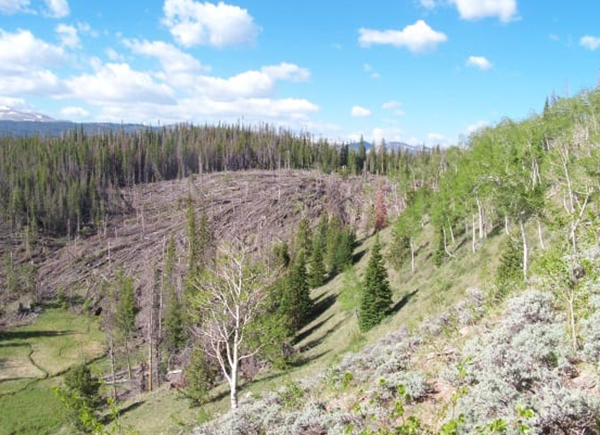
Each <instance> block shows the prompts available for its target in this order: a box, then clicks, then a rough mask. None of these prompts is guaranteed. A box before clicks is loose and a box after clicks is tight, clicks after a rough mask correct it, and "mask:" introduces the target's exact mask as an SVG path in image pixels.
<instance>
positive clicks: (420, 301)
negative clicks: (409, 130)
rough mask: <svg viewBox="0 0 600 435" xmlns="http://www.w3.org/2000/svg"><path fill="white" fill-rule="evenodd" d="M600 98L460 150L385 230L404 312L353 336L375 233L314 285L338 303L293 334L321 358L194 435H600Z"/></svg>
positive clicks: (479, 137) (562, 106)
mask: <svg viewBox="0 0 600 435" xmlns="http://www.w3.org/2000/svg"><path fill="white" fill-rule="evenodd" d="M599 95H600V94H599V93H598V92H597V91H594V92H589V93H583V94H581V95H579V96H577V97H576V98H573V99H570V100H561V101H559V102H558V103H557V104H555V105H554V106H553V107H550V108H547V110H546V113H544V114H543V116H533V117H531V118H528V119H526V120H523V121H520V122H513V121H510V120H506V121H503V122H502V123H501V124H499V125H498V126H496V127H492V128H488V129H485V130H482V131H480V132H479V133H477V134H475V135H474V136H473V137H472V138H471V140H470V143H469V146H468V147H467V148H464V149H455V150H449V151H448V152H447V154H446V156H445V162H444V163H445V165H446V169H447V170H446V172H444V174H443V175H442V177H441V178H440V179H439V180H438V181H439V185H438V186H437V187H434V188H433V189H431V190H429V191H427V190H422V191H421V193H420V194H418V195H415V196H413V197H412V199H409V201H408V208H407V209H406V210H405V212H404V213H403V215H402V216H401V217H400V219H399V220H398V222H397V223H396V224H395V226H394V228H393V229H392V231H393V232H394V235H393V237H390V234H389V233H387V234H385V233H384V234H385V236H384V240H385V241H386V242H387V248H388V251H387V252H388V257H387V258H388V260H390V263H394V264H396V269H392V268H390V270H389V274H390V280H391V282H392V288H393V289H394V301H395V305H394V309H393V314H392V315H391V316H390V317H389V318H388V319H387V320H386V321H384V322H383V323H382V324H381V325H380V326H379V327H377V328H376V329H374V330H372V331H370V332H369V333H368V334H364V335H362V334H360V333H359V332H358V328H357V326H356V316H355V312H353V310H352V306H353V301H355V300H356V298H353V297H352V295H351V294H350V295H349V294H348V293H349V292H351V291H352V290H349V289H353V288H354V287H355V286H354V285H353V282H354V278H352V277H349V275H350V276H352V275H354V276H355V277H357V278H359V279H360V276H361V274H362V273H363V271H364V268H365V262H366V258H367V257H368V248H369V246H370V245H371V243H372V240H366V241H365V242H364V244H363V245H362V246H361V247H360V248H359V251H361V250H366V251H367V254H366V255H365V256H363V258H362V259H361V260H360V261H359V262H358V263H357V264H356V266H355V267H354V269H353V270H352V271H349V272H346V274H345V275H342V276H339V277H338V278H336V279H335V280H334V281H332V282H331V283H329V284H328V285H327V286H325V287H323V288H322V289H319V290H318V291H317V292H315V294H314V296H315V298H316V300H317V301H320V300H328V301H329V303H328V305H331V306H330V307H329V308H328V309H327V310H326V311H325V312H323V313H322V314H321V315H320V316H319V317H318V318H316V319H315V320H314V321H313V322H312V323H311V324H310V325H308V326H307V329H306V331H305V332H306V335H305V336H302V335H301V337H302V340H301V341H300V343H298V345H299V346H301V347H302V346H304V350H305V352H306V355H307V356H310V357H311V358H310V363H308V364H306V365H305V366H302V367H300V368H298V369H296V370H295V372H292V373H291V374H286V375H284V376H282V377H277V378H275V379H274V380H268V381H267V382H266V383H264V382H263V383H261V384H257V385H255V386H254V388H256V391H257V394H255V395H253V396H252V397H249V398H248V399H247V400H246V401H245V402H244V406H243V407H242V409H241V410H240V411H238V412H235V413H228V414H225V415H224V416H222V417H218V418H217V419H216V420H215V421H214V422H212V423H208V424H206V425H203V426H201V427H199V428H198V429H196V430H195V431H194V432H193V433H194V434H225V433H227V434H245V433H268V434H283V433H286V434H306V433H333V434H337V433H340V434H341V433H344V434H348V433H351V434H361V435H362V434H372V433H377V434H405V433H406V434H408V433H432V434H433V433H435V434H438V433H439V434H454V433H456V434H463V433H465V434H471V433H473V434H475V433H476V434H488V433H539V434H544V433H565V434H567V433H580V434H595V433H600V426H599V425H598V416H599V415H600V400H599V397H600V394H599V393H598V390H597V385H598V374H597V367H598V363H599V356H600V352H598V350H597V349H598V345H597V339H598V337H599V336H600V335H599V334H598V332H597V323H596V322H597V319H598V318H599V317H598V316H599V315H600V314H599V311H598V309H599V304H598V296H599V294H598V289H599V288H600V285H599V284H600V281H599V278H598V273H597V270H598V266H599V265H600V255H599V254H600V248H599V247H598V240H599V238H598V226H597V216H598V199H599V196H598V195H599V193H600V183H599V180H600V178H598V175H599V174H600V171H599V169H598V168H599V167H598V161H600V159H599V158H598V157H599V156H598V152H599V151H600V147H599V145H598V143H599V142H598V139H599V138H600V128H599V126H598V123H597V121H596V119H597V116H598V115H599V114H600V104H598V103H599V101H600V100H599ZM409 245H410V249H409V247H408V246H409ZM411 252H412V254H414V255H415V258H414V265H415V268H414V270H413V267H412V265H411V263H412V261H411V258H410V257H411ZM343 308H345V309H346V310H344V309H343ZM348 350H355V351H357V352H356V353H348V354H346V355H344V352H346V351H348ZM263 384H264V385H263Z"/></svg>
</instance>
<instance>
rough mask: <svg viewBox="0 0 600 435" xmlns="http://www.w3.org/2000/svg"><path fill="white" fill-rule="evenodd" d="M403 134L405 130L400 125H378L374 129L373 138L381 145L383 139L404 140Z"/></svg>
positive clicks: (375, 142)
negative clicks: (388, 126) (387, 126)
mask: <svg viewBox="0 0 600 435" xmlns="http://www.w3.org/2000/svg"><path fill="white" fill-rule="evenodd" d="M403 134H404V133H403V131H402V130H401V129H399V128H398V127H390V128H381V127H376V128H374V129H373V132H372V134H371V137H372V138H373V139H372V141H373V143H374V144H376V145H379V144H380V143H381V141H382V140H385V141H386V142H402V141H403Z"/></svg>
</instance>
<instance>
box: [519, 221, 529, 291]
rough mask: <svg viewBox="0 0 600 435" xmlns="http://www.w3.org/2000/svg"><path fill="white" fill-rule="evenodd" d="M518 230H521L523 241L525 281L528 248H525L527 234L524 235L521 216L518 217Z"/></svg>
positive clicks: (523, 224)
mask: <svg viewBox="0 0 600 435" xmlns="http://www.w3.org/2000/svg"><path fill="white" fill-rule="evenodd" d="M519 228H520V229H521V238H522V239H523V279H524V280H525V281H527V272H528V270H527V260H528V257H529V255H528V252H527V250H528V247H527V234H525V222H524V221H523V216H519Z"/></svg>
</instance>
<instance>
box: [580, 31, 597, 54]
mask: <svg viewBox="0 0 600 435" xmlns="http://www.w3.org/2000/svg"><path fill="white" fill-rule="evenodd" d="M579 45H581V46H582V47H585V48H587V49H588V50H591V51H594V50H596V49H597V48H598V47H600V38H598V37H596V36H590V35H586V36H584V37H582V38H581V39H580V40H579Z"/></svg>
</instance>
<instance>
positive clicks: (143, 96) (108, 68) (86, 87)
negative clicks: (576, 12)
mask: <svg viewBox="0 0 600 435" xmlns="http://www.w3.org/2000/svg"><path fill="white" fill-rule="evenodd" d="M66 83H67V85H68V87H69V89H70V93H71V95H70V96H71V97H73V98H81V99H82V100H84V101H86V102H88V103H90V104H95V105H104V104H107V103H119V102H130V103H135V102H136V101H137V102H138V103H144V102H145V103H157V104H164V105H170V104H175V99H174V96H175V93H174V91H173V89H171V88H170V87H169V86H167V85H166V84H161V83H157V82H156V81H154V80H153V79H152V77H151V76H150V75H149V74H147V73H144V72H139V71H135V70H132V69H131V67H130V66H129V65H128V64H126V63H107V64H105V65H100V66H99V67H98V69H97V70H96V71H95V74H83V75H80V76H77V77H73V78H70V79H68V80H67V81H66Z"/></svg>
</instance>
